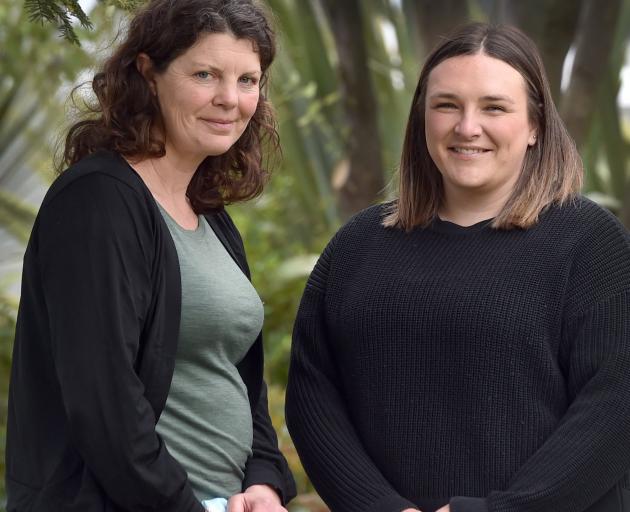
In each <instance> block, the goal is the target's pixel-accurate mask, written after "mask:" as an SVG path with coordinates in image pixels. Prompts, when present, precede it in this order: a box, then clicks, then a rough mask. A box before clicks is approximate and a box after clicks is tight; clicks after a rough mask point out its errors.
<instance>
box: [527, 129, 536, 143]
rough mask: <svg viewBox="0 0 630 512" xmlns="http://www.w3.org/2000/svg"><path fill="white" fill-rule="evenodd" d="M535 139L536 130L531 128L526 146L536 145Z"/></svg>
mask: <svg viewBox="0 0 630 512" xmlns="http://www.w3.org/2000/svg"><path fill="white" fill-rule="evenodd" d="M537 139H538V130H537V129H536V128H532V129H531V130H530V132H529V139H527V144H528V145H529V146H533V145H535V144H536V140H537Z"/></svg>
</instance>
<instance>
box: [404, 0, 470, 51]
mask: <svg viewBox="0 0 630 512" xmlns="http://www.w3.org/2000/svg"><path fill="white" fill-rule="evenodd" d="M402 6H403V10H404V11H405V13H406V14H407V15H408V18H409V20H410V21H411V22H412V23H413V24H415V26H412V27H410V28H411V30H412V34H416V35H415V37H414V40H415V42H416V44H418V40H419V41H420V42H421V43H422V48H419V51H418V54H419V55H427V54H428V53H429V52H430V51H431V50H432V49H433V47H434V46H435V45H436V44H437V43H438V42H439V41H440V38H441V37H443V36H445V35H447V34H448V33H449V32H452V31H453V30H454V29H455V28H457V27H458V26H460V25H463V24H464V23H466V22H467V21H469V20H470V16H469V14H468V2H467V1H466V0H439V1H437V2H436V1H435V0H403V2H402ZM418 36H419V37H418Z"/></svg>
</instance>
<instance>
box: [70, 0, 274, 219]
mask: <svg viewBox="0 0 630 512" xmlns="http://www.w3.org/2000/svg"><path fill="white" fill-rule="evenodd" d="M227 32H229V33H231V34H233V35H234V36H235V37H237V38H239V39H241V38H242V39H248V40H250V41H251V42H252V43H253V45H254V49H255V51H256V52H257V53H258V55H259V58H260V66H261V71H262V77H261V80H260V88H261V91H260V98H259V101H258V105H257V108H256V112H255V113H254V115H253V117H252V118H251V120H250V122H249V124H248V126H247V128H246V129H245V131H244V132H243V134H242V135H241V137H240V138H239V139H238V141H237V142H236V143H235V144H234V145H233V146H232V147H231V148H230V149H229V150H228V151H227V152H226V153H224V154H222V155H219V156H208V157H207V158H206V159H205V160H203V162H202V163H201V164H200V165H199V167H198V168H197V171H196V172H195V174H194V176H193V177H192V179H191V181H190V184H189V186H188V190H187V196H188V198H189V200H190V204H191V206H192V208H193V210H194V211H195V212H196V213H198V214H200V213H209V212H212V211H217V210H221V209H222V208H223V207H224V205H226V204H230V203H233V202H236V201H243V200H246V199H251V198H253V197H255V196H257V195H258V194H260V193H261V192H262V189H263V186H264V185H265V183H266V181H267V179H268V176H269V171H268V169H266V168H264V165H263V148H264V149H265V150H266V152H267V156H268V157H269V156H273V155H274V154H277V153H278V152H279V148H280V146H279V137H278V132H277V129H276V121H275V117H274V114H273V110H272V108H271V104H270V103H269V101H268V100H267V96H266V90H267V82H268V69H269V66H270V65H271V63H272V61H273V59H274V57H275V53H276V43H275V34H274V31H273V29H272V27H271V25H270V22H269V16H268V14H267V13H266V12H265V10H264V9H263V7H262V6H261V5H259V4H257V3H256V2H255V0H151V1H150V2H149V3H148V5H146V6H145V7H144V8H142V9H141V10H140V11H139V12H138V13H137V14H136V15H135V16H134V18H133V19H132V21H131V23H130V25H129V28H128V31H127V35H126V38H125V40H124V41H123V42H122V44H121V45H120V46H119V47H118V48H117V50H116V51H115V52H114V53H113V55H111V56H110V57H109V58H108V59H107V60H106V61H105V63H104V64H103V67H102V70H101V71H100V72H98V73H96V75H95V76H94V78H93V80H92V90H93V92H94V94H95V96H96V102H95V104H93V105H91V106H89V107H88V108H87V112H85V117H84V119H82V120H80V121H78V122H77V123H75V124H74V125H73V126H72V127H71V128H70V129H69V131H68V134H67V136H66V139H65V146H64V151H63V156H62V158H61V162H60V164H59V165H58V170H59V171H60V172H61V171H62V169H63V168H65V167H66V166H69V165H72V164H74V163H75V162H77V161H78V160H80V159H82V158H84V157H85V156H87V155H89V154H91V153H94V152H95V151H98V150H102V149H107V150H113V151H116V152H118V153H120V154H121V155H124V156H125V157H127V158H129V159H131V160H137V159H144V158H159V157H162V156H164V154H165V148H164V142H163V141H162V140H160V139H159V138H157V137H156V133H160V130H157V132H156V130H154V129H153V128H154V127H160V128H161V127H162V120H161V114H160V108H159V104H158V101H157V98H156V97H155V95H153V94H152V93H151V90H150V88H149V86H148V84H147V81H146V80H145V79H144V78H143V76H142V75H141V74H140V72H139V71H138V69H137V67H136V58H137V57H138V55H139V54H140V53H145V54H146V55H148V56H149V57H150V59H151V61H152V64H153V68H154V69H155V71H156V72H158V73H160V72H164V71H165V70H166V69H167V67H168V66H169V64H170V63H171V62H172V61H173V60H174V59H176V58H177V57H178V56H180V55H181V54H183V53H184V52H185V51H186V50H188V48H190V47H191V46H193V45H194V44H195V43H196V42H197V40H198V39H199V37H200V36H201V35H204V34H208V33H227ZM266 161H267V162H269V161H270V160H269V159H266Z"/></svg>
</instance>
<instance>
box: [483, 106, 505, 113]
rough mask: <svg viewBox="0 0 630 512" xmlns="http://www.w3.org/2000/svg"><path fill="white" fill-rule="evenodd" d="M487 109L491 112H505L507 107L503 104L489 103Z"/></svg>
mask: <svg viewBox="0 0 630 512" xmlns="http://www.w3.org/2000/svg"><path fill="white" fill-rule="evenodd" d="M486 110H487V111H489V112H505V108H504V107H502V106H501V105H488V106H487V107H486Z"/></svg>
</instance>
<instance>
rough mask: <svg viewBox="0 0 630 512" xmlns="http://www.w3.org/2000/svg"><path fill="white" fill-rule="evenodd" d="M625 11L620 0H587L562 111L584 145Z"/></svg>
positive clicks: (574, 133)
mask: <svg viewBox="0 0 630 512" xmlns="http://www.w3.org/2000/svg"><path fill="white" fill-rule="evenodd" d="M620 11H621V1H620V0H609V1H607V2H598V1H596V0H584V1H583V4H582V12H581V13H580V22H579V26H578V30H577V39H576V42H575V60H574V63H573V71H572V73H571V81H570V82H569V87H568V89H567V91H566V92H565V94H564V95H563V97H562V102H561V104H560V112H561V114H562V117H563V119H564V121H565V123H566V125H567V128H568V130H569V133H570V134H571V135H572V136H573V138H574V139H575V143H576V145H577V147H578V149H580V148H581V147H582V146H583V145H584V143H585V142H586V140H587V138H588V131H589V129H590V127H591V121H592V119H593V112H594V110H595V102H596V101H597V97H598V92H599V87H600V83H601V77H602V76H606V74H607V70H608V65H609V62H610V55H611V51H612V48H613V44H614V37H615V30H614V29H612V30H611V27H616V25H617V21H618V17H619V14H620Z"/></svg>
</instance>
